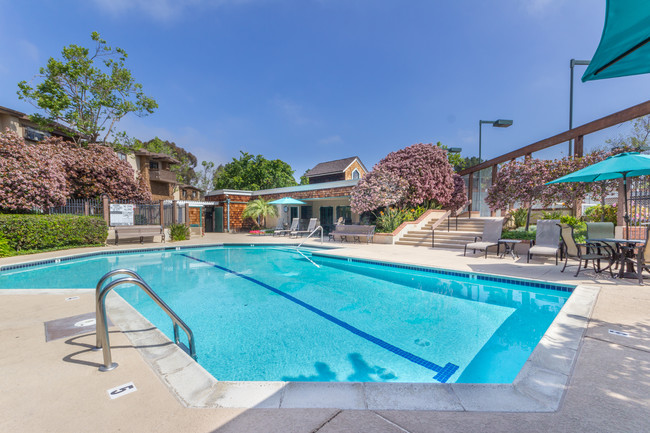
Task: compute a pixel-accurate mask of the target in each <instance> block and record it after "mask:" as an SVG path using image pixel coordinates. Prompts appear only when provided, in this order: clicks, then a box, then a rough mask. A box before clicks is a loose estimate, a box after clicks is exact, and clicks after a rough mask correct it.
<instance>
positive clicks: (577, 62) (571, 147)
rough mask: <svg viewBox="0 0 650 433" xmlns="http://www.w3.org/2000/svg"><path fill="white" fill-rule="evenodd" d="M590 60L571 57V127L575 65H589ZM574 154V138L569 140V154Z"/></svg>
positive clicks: (571, 122) (570, 127)
mask: <svg viewBox="0 0 650 433" xmlns="http://www.w3.org/2000/svg"><path fill="white" fill-rule="evenodd" d="M589 63H590V62H589V60H576V59H571V62H570V63H569V66H570V67H571V85H570V86H569V129H573V67H574V66H587V65H589ZM572 154H573V139H571V140H569V156H571V155H572Z"/></svg>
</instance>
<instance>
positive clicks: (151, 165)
mask: <svg viewBox="0 0 650 433" xmlns="http://www.w3.org/2000/svg"><path fill="white" fill-rule="evenodd" d="M149 170H158V163H157V162H156V161H149Z"/></svg>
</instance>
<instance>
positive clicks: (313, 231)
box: [296, 226, 323, 248]
mask: <svg viewBox="0 0 650 433" xmlns="http://www.w3.org/2000/svg"><path fill="white" fill-rule="evenodd" d="M318 230H320V243H321V244H322V243H323V226H318V227H316V228H315V229H314V230H312V232H311V233H309V235H308V236H307V238H306V239H305V240H304V241H302V242H300V243H299V244H298V246H297V247H296V248H300V247H301V246H302V244H304V243H305V242H307V241H308V240H309V238H310V237H311V235H313V234H314V233H316V232H317V231H318Z"/></svg>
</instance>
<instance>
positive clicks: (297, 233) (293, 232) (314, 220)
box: [290, 218, 318, 237]
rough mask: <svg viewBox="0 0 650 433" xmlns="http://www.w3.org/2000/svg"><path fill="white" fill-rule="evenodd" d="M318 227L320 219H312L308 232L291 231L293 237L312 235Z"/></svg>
mask: <svg viewBox="0 0 650 433" xmlns="http://www.w3.org/2000/svg"><path fill="white" fill-rule="evenodd" d="M317 225H318V219H316V218H312V219H310V220H309V225H308V226H307V230H291V233H290V234H291V237H294V236H295V237H297V236H298V235H300V236H302V235H304V234H307V235H308V234H310V233H311V232H313V231H314V230H315V229H316V226H317Z"/></svg>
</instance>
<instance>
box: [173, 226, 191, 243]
mask: <svg viewBox="0 0 650 433" xmlns="http://www.w3.org/2000/svg"><path fill="white" fill-rule="evenodd" d="M169 236H171V238H172V241H184V240H187V239H189V238H190V228H189V227H187V226H186V225H185V224H171V225H170V226H169Z"/></svg>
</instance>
